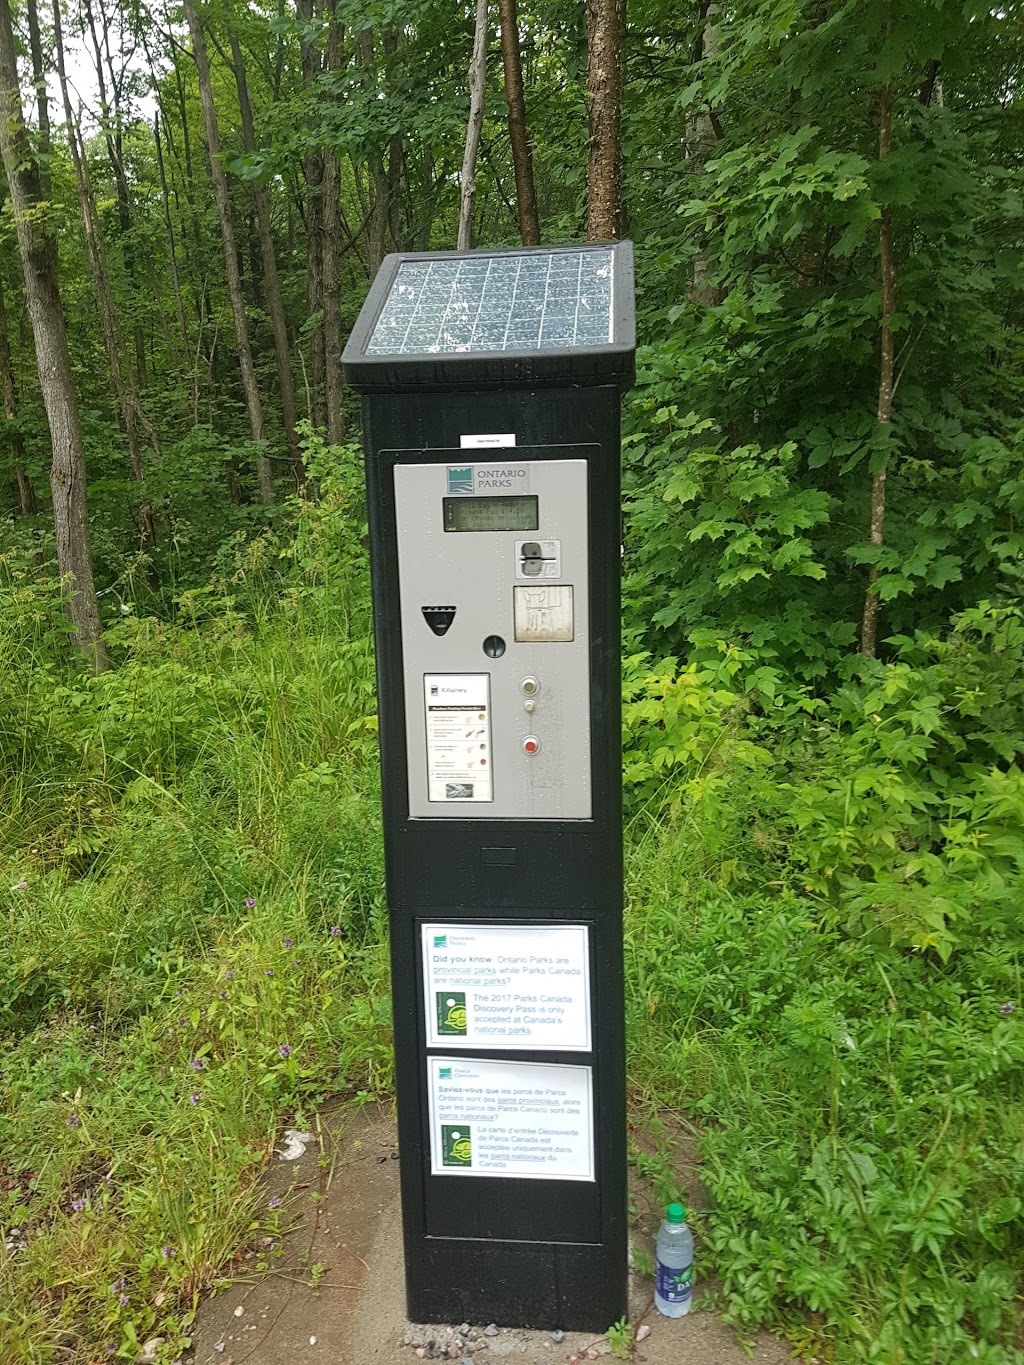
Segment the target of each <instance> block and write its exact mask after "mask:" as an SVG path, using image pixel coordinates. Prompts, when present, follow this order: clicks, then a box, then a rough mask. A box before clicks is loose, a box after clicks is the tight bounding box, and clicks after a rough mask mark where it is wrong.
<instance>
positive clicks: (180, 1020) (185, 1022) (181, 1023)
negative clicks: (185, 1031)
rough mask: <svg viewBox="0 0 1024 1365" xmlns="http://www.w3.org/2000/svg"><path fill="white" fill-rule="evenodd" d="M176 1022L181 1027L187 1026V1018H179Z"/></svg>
mask: <svg viewBox="0 0 1024 1365" xmlns="http://www.w3.org/2000/svg"><path fill="white" fill-rule="evenodd" d="M178 1023H179V1024H180V1025H181V1027H182V1028H188V1020H187V1019H179V1020H178Z"/></svg>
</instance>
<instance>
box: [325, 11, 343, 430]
mask: <svg viewBox="0 0 1024 1365" xmlns="http://www.w3.org/2000/svg"><path fill="white" fill-rule="evenodd" d="M341 45H342V28H341V25H340V24H339V23H338V22H337V20H336V19H334V18H332V19H331V25H330V28H329V30H328V33H327V52H326V58H325V66H326V68H327V70H328V71H336V70H338V68H339V66H340V65H341ZM323 186H324V198H323V228H324V230H323V239H322V246H323V289H324V388H325V392H324V406H325V408H326V409H327V439H328V441H330V443H331V444H332V445H340V444H341V443H342V441H343V440H344V439H345V414H344V410H343V407H342V404H343V402H344V392H343V384H342V374H341V276H340V262H339V257H338V247H339V244H340V237H341V163H340V162H339V160H338V157H337V154H336V153H335V152H333V151H330V150H327V149H325V151H324V181H323Z"/></svg>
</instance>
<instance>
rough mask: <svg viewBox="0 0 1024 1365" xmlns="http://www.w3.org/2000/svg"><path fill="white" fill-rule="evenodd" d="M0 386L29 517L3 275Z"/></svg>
mask: <svg viewBox="0 0 1024 1365" xmlns="http://www.w3.org/2000/svg"><path fill="white" fill-rule="evenodd" d="M0 387H2V388H3V394H4V417H5V418H6V419H7V422H8V440H9V441H10V443H11V455H12V457H13V460H14V477H15V478H16V479H17V481H18V507H19V510H20V511H21V515H22V516H23V517H31V516H34V515H35V513H36V511H37V507H36V494H35V489H34V488H33V487H32V481H31V479H30V478H29V476H28V472H27V471H26V469H25V438H24V437H23V436H22V434H21V428H20V427H19V426H18V386H17V384H16V383H15V381H14V364H13V362H12V361H11V347H10V342H9V341H8V338H7V307H6V302H5V300H4V282H3V277H2V276H0Z"/></svg>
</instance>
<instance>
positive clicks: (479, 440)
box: [459, 431, 516, 450]
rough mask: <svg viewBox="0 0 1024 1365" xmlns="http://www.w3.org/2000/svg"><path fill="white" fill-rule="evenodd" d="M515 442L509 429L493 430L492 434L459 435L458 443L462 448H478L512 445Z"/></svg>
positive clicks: (513, 434) (513, 435)
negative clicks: (499, 431) (503, 430)
mask: <svg viewBox="0 0 1024 1365" xmlns="http://www.w3.org/2000/svg"><path fill="white" fill-rule="evenodd" d="M515 443H516V438H515V433H514V432H511V431H505V432H501V433H498V432H495V433H494V434H493V435H490V434H488V435H486V436H483V435H481V436H460V437H459V445H460V446H461V447H462V449H463V450H479V449H481V448H484V447H486V446H514V445H515Z"/></svg>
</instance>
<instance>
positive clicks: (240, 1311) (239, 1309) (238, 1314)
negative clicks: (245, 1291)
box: [235, 1304, 245, 1318]
mask: <svg viewBox="0 0 1024 1365" xmlns="http://www.w3.org/2000/svg"><path fill="white" fill-rule="evenodd" d="M244 1312H245V1309H244V1308H243V1307H242V1305H241V1304H239V1305H238V1307H237V1308H236V1309H235V1317H236V1318H240V1317H241V1316H242V1314H243V1313H244Z"/></svg>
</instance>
